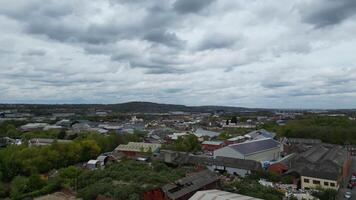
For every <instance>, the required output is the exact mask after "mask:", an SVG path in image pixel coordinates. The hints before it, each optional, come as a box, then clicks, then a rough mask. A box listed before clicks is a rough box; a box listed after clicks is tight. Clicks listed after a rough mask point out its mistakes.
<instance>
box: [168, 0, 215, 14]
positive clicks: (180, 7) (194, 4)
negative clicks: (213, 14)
mask: <svg viewBox="0 0 356 200" xmlns="http://www.w3.org/2000/svg"><path fill="white" fill-rule="evenodd" d="M213 1H214V0H176V2H174V4H173V8H174V10H175V11H177V12H178V13H181V14H186V13H196V12H199V11H200V10H202V9H203V8H205V7H207V6H209V5H210V4H211V3H212V2H213Z"/></svg>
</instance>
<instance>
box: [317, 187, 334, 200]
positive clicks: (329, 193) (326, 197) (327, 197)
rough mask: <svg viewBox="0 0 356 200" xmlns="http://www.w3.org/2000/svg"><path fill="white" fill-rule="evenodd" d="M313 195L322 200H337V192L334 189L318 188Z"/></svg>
mask: <svg viewBox="0 0 356 200" xmlns="http://www.w3.org/2000/svg"><path fill="white" fill-rule="evenodd" d="M312 195H313V196H314V197H316V198H318V199H320V200H335V199H336V196H337V191H336V190H333V189H321V188H318V191H315V192H314V193H313V194H312Z"/></svg>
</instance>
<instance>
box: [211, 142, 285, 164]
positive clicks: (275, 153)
mask: <svg viewBox="0 0 356 200" xmlns="http://www.w3.org/2000/svg"><path fill="white" fill-rule="evenodd" d="M281 148H282V147H281V145H280V143H279V142H277V141H276V140H273V139H270V138H267V139H262V140H253V141H247V142H243V143H238V144H232V145H229V146H226V147H223V148H221V149H218V150H215V151H214V157H217V156H221V157H230V158H239V159H245V160H255V161H273V160H278V159H279V157H280V154H281Z"/></svg>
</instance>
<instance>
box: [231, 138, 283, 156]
mask: <svg viewBox="0 0 356 200" xmlns="http://www.w3.org/2000/svg"><path fill="white" fill-rule="evenodd" d="M228 147H230V148H232V149H234V150H235V151H238V152H239V153H241V154H243V155H250V154H254V153H257V152H261V151H265V150H268V149H274V148H279V147H280V143H279V142H277V141H276V140H273V139H262V140H253V141H248V142H244V143H239V144H232V145H229V146H228Z"/></svg>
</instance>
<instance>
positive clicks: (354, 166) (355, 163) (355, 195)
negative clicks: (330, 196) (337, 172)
mask: <svg viewBox="0 0 356 200" xmlns="http://www.w3.org/2000/svg"><path fill="white" fill-rule="evenodd" d="M353 172H356V158H355V157H352V162H351V167H350V173H349V176H348V177H347V179H345V180H344V181H343V183H342V184H341V186H340V189H339V194H338V196H337V199H338V200H341V199H345V197H344V195H345V192H347V191H351V192H352V198H351V199H353V200H356V188H354V189H352V190H351V189H349V188H347V184H348V182H349V180H350V178H351V174H352V173H353Z"/></svg>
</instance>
